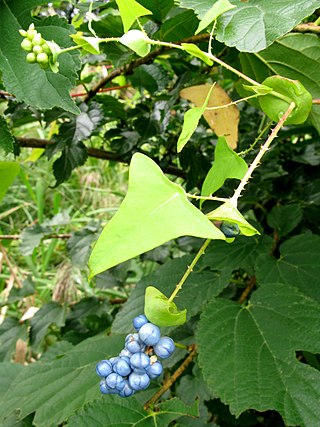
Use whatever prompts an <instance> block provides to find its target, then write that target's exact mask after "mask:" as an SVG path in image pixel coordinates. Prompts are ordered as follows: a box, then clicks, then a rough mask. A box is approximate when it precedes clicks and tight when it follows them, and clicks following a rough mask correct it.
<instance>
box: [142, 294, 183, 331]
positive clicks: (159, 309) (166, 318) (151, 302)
mask: <svg viewBox="0 0 320 427" xmlns="http://www.w3.org/2000/svg"><path fill="white" fill-rule="evenodd" d="M144 313H145V315H146V316H147V318H148V319H149V320H150V322H152V323H154V324H155V325H158V326H177V325H183V324H184V323H185V322H186V320H187V310H186V309H185V310H182V311H180V310H178V308H177V306H176V304H175V303H174V302H173V301H171V302H169V301H168V298H167V297H166V296H165V295H164V294H163V293H162V292H160V291H159V290H158V289H157V288H155V287H153V286H148V287H147V289H146V293H145V298H144Z"/></svg>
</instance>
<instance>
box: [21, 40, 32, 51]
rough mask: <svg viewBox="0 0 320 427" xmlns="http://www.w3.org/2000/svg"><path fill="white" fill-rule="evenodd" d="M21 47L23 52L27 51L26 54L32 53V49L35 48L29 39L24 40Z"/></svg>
mask: <svg viewBox="0 0 320 427" xmlns="http://www.w3.org/2000/svg"><path fill="white" fill-rule="evenodd" d="M20 46H21V47H22V49H23V50H25V51H26V52H31V51H32V48H33V44H32V43H31V41H30V40H28V39H24V40H22V42H21V44H20Z"/></svg>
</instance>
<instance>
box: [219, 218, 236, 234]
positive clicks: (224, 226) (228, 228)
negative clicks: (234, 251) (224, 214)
mask: <svg viewBox="0 0 320 427" xmlns="http://www.w3.org/2000/svg"><path fill="white" fill-rule="evenodd" d="M220 230H221V231H222V233H223V234H224V235H225V236H226V237H235V236H237V235H238V234H239V233H240V229H239V226H238V224H235V223H232V222H226V221H223V222H222V223H221V226H220Z"/></svg>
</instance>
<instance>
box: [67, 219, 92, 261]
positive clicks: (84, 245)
mask: <svg viewBox="0 0 320 427" xmlns="http://www.w3.org/2000/svg"><path fill="white" fill-rule="evenodd" d="M97 231H98V226H97V224H91V225H90V224H88V225H87V226H86V227H84V228H83V229H81V230H78V231H76V232H75V233H74V234H73V235H72V236H71V237H70V239H69V240H68V243H67V249H68V255H69V256H70V258H71V261H72V264H73V265H74V266H77V267H79V268H83V267H85V265H86V263H87V261H88V259H89V255H90V252H91V243H92V242H93V241H94V239H95V237H96V233H97Z"/></svg>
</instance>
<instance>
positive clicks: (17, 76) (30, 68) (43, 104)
mask: <svg viewBox="0 0 320 427" xmlns="http://www.w3.org/2000/svg"><path fill="white" fill-rule="evenodd" d="M21 3H22V4H21V9H22V11H23V12H22V11H21V10H18V9H19V8H20V6H18V5H15V4H12V2H10V3H7V2H1V4H0V16H1V22H2V25H1V28H2V37H1V40H0V68H1V70H2V76H3V82H4V85H5V87H6V89H7V91H8V92H10V93H12V94H14V95H15V97H16V98H17V100H18V101H24V102H26V103H27V104H29V105H32V106H33V107H36V108H39V109H51V108H53V107H60V108H63V109H64V110H66V111H70V112H72V113H74V114H78V113H79V109H78V107H77V106H76V105H75V103H74V102H73V100H72V99H71V97H70V95H69V91H70V89H71V88H72V87H73V86H74V85H75V83H76V81H77V71H78V69H79V67H80V61H79V53H77V52H75V51H71V52H67V53H65V54H63V55H62V56H61V57H59V62H60V71H59V73H53V72H51V71H50V69H47V70H43V69H41V68H40V67H39V66H38V65H37V64H28V63H27V62H26V55H25V54H26V52H25V51H23V50H22V48H21V47H20V43H21V42H22V37H21V35H20V34H19V29H21V27H24V24H23V20H24V16H25V15H27V13H26V11H27V10H29V8H30V9H32V7H33V5H32V2H29V3H28V4H27V3H26V2H21ZM37 3H38V4H39V3H40V2H37ZM41 3H42V2H41ZM20 22H21V23H20ZM36 25H37V28H38V27H39V30H40V32H41V34H42V36H43V37H44V38H45V39H46V40H55V42H56V43H58V44H59V45H60V46H63V47H69V46H72V44H73V43H72V40H71V38H70V37H69V35H70V34H72V33H73V32H74V29H73V27H72V26H71V25H68V24H67V23H66V21H64V20H62V19H59V18H58V17H57V16H53V17H49V18H47V19H43V20H41V21H37V23H36ZM8 46H10V49H8Z"/></svg>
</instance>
